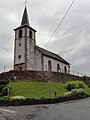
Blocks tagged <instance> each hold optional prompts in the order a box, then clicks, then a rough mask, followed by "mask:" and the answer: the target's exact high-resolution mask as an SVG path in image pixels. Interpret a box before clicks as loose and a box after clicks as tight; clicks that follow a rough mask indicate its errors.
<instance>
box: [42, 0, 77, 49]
mask: <svg viewBox="0 0 90 120" xmlns="http://www.w3.org/2000/svg"><path fill="white" fill-rule="evenodd" d="M74 1H75V0H73V1H72V2H71V4H70V6H69V8H68V9H67V11H66V12H65V15H64V16H63V18H62V20H61V21H60V23H59V24H58V26H57V27H56V29H55V31H54V32H53V34H52V35H51V37H50V38H49V39H48V41H47V43H46V44H45V45H44V48H45V47H46V46H47V44H48V43H49V41H50V40H51V39H52V37H53V36H54V34H55V33H56V32H57V30H58V28H59V27H60V25H61V24H62V22H63V21H64V19H65V17H66V16H67V14H68V12H69V10H70V9H71V7H72V5H73V3H74Z"/></svg>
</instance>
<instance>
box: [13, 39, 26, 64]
mask: <svg viewBox="0 0 90 120" xmlns="http://www.w3.org/2000/svg"><path fill="white" fill-rule="evenodd" d="M20 44H21V46H20ZM24 46H25V39H24V38H22V39H20V40H18V39H17V40H16V61H15V64H20V63H25V60H24V53H25V48H24ZM19 55H20V56H21V58H20V59H19V58H18V57H19Z"/></svg>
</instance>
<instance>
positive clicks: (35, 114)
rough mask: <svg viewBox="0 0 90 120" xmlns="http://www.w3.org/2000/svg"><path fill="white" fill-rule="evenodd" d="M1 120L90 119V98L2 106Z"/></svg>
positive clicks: (0, 108)
mask: <svg viewBox="0 0 90 120" xmlns="http://www.w3.org/2000/svg"><path fill="white" fill-rule="evenodd" d="M0 120H90V98H87V99H81V100H75V101H69V102H64V103H58V104H47V105H28V106H10V107H0Z"/></svg>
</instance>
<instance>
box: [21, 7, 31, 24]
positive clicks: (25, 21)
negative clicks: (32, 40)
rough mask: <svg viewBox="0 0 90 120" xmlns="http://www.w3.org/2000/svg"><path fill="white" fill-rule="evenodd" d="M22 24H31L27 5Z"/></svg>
mask: <svg viewBox="0 0 90 120" xmlns="http://www.w3.org/2000/svg"><path fill="white" fill-rule="evenodd" d="M21 25H28V26H30V24H29V19H28V14H27V8H26V6H25V9H24V13H23V17H22V22H21Z"/></svg>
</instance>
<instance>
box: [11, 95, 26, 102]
mask: <svg viewBox="0 0 90 120" xmlns="http://www.w3.org/2000/svg"><path fill="white" fill-rule="evenodd" d="M25 99H26V98H25V97H24V96H12V97H11V98H10V100H11V101H13V100H25Z"/></svg>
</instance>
